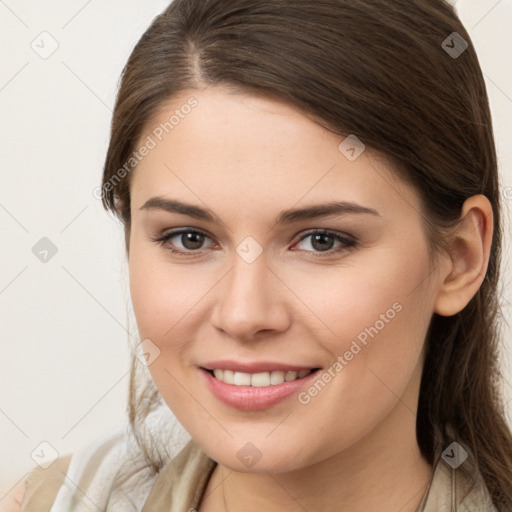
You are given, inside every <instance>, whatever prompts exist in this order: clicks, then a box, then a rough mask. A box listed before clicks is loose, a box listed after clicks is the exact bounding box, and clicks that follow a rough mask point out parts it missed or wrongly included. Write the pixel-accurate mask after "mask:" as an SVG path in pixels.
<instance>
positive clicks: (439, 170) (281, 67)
mask: <svg viewBox="0 0 512 512" xmlns="http://www.w3.org/2000/svg"><path fill="white" fill-rule="evenodd" d="M453 32H457V34H458V35H459V36H461V37H462V38H463V39H464V40H465V41H466V42H467V43H468V47H467V49H466V50H465V51H463V52H462V54H460V55H454V54H450V52H449V51H447V50H448V48H447V47H446V45H445V47H443V41H445V40H446V39H447V38H448V37H449V36H451V35H452V33H453ZM452 37H453V36H452ZM449 41H450V42H451V44H450V46H454V44H455V43H453V41H454V40H453V39H451V40H449ZM457 44H458V43H457ZM208 85H223V86H229V87H233V88H238V89H239V90H242V91H246V92H252V93H258V94H264V95H268V96H273V97H277V98H279V99H281V100H282V101H285V102H287V103H289V104H292V105H294V106H295V107H296V108H297V109H300V110H301V111H303V112H305V113H308V115H311V116H312V117H313V118H314V119H315V120H317V122H318V123H321V124H322V125H323V126H325V127H327V128H328V129H330V130H331V131H333V132H335V133H338V134H340V135H347V134H355V135H356V136H357V137H359V138H360V139H361V140H362V141H363V142H364V143H365V144H366V145H367V146H368V147H372V148H374V149H376V150H377V151H379V152H381V153H382V154H384V155H387V156H389V157H390V158H391V159H393V160H394V161H395V162H397V166H396V172H397V174H399V175H400V177H401V178H402V179H404V180H407V181H408V182H409V183H411V184H412V185H413V186H415V187H416V189H417V190H418V192H419V193H420V195H421V198H422V203H423V212H422V213H423V217H424V221H425V227H426V232H427V233H428V240H429V242H430V243H431V244H432V247H433V248H435V249H436V251H439V250H441V248H443V247H444V248H446V245H445V243H446V238H444V237H443V233H444V231H443V229H444V228H445V227H447V226H451V225H454V224H455V223H456V222H457V220H458V219H459V216H460V213H461V206H462V204H463V202H464V201H465V200H466V199H467V198H469V197H471V196H473V195H476V194H484V195H485V196H486V197H487V198H488V199H489V200H490V202H491V204H492V206H493V213H494V236H493V240H492V247H491V254H490V260H489V265H488V268H487V273H486V275H485V278H484V281H483V283H482V285H481V287H480V289H479V290H478V292H477V293H476V294H475V296H474V297H473V298H472V299H471V301H470V302H469V304H468V305H467V306H466V307H465V308H464V309H463V310H462V311H461V312H459V313H458V314H456V315H454V316H451V317H442V316H439V315H437V314H434V315H433V317H432V320H431V324H430V327H429V331H428V334H427V339H426V356H425V363H424V371H423V375H422V382H421V389H420V396H419V403H418V414H417V429H416V430H417V440H418V444H419V447H420V449H421V452H422V454H423V456H424V457H425V459H426V460H427V461H428V462H429V463H431V464H433V463H434V462H435V461H436V460H438V457H439V454H440V452H441V451H442V450H444V449H445V448H446V447H447V446H449V445H450V444H451V442H452V441H458V442H459V443H460V444H462V445H463V446H465V447H467V448H468V451H469V452H470V455H471V460H473V461H474V462H475V463H476V465H477V467H478V469H479V470H480V472H481V475H482V476H483V479H484V481H485V483H486V485H487V487H488V489H489V492H490V495H491V497H492V500H493V502H494V504H495V506H496V507H497V508H498V509H499V510H512V436H511V432H510V429H509V427H508V425H507V422H506V420H505V416H504V411H503V402H502V398H501V396H500V392H499V378H500V372H499V365H498V360H497V358H498V348H499V347H498V344H499V331H498V315H499V313H500V310H499V301H498V297H497V295H498V290H497V286H498V277H499V267H500V260H501V240H502V233H501V220H500V217H501V214H500V212H501V208H500V193H499V186H498V174H497V157H496V150H495V144H494V138H493V128H492V121H491V115H490V110H489V104H488V97H487V91H486V87H485V82H484V79H483V76H482V71H481V69H480V65H479V62H478V58H477V55H476V52H475V49H474V47H473V45H472V42H471V40H470V37H469V35H468V33H467V32H466V30H465V28H464V26H463V25H462V23H461V22H460V20H459V18H458V16H457V15H456V13H455V11H454V9H453V7H452V6H451V5H449V4H448V3H446V2H445V1H443V0H394V1H393V2H390V1H389V0H316V1H314V2H312V1H310V0H175V1H174V2H173V3H172V4H171V5H170V6H169V7H168V8H167V9H166V10H165V11H164V12H163V13H162V14H161V15H160V16H158V17H157V18H156V19H155V20H154V21H153V23H152V24H151V26H150V27H149V29H148V30H147V31H146V32H145V33H144V35H143V36H142V38H141V39H140V41H139V42H138V44H137V45H136V47H135V49H134V50H133V53H132V54H131V56H130V58H129V60H128V62H127V64H126V67H125V69H124V71H123V75H122V80H121V85H120V90H119V93H118V97H117V102H116V105H115V110H114V116H113V120H112V132H111V141H110V146H109V148H108V153H107V156H106V161H105V167H104V175H103V194H102V200H103V204H104V206H105V208H106V209H107V210H110V211H112V212H113V213H115V214H116V215H118V216H119V218H120V219H121V220H122V221H123V223H124V226H125V234H126V250H127V251H129V243H128V241H129V232H130V215H131V214H130V176H131V174H130V173H129V170H130V169H131V167H130V168H129V169H128V171H125V172H124V173H122V174H123V178H124V179H122V180H118V182H115V183H114V182H113V178H114V177H116V173H117V176H119V171H120V170H121V169H122V168H124V169H126V166H125V164H126V162H128V161H130V158H131V155H132V154H133V152H134V151H135V150H136V144H137V143H138V140H139V138H140V137H141V136H142V133H143V130H144V128H145V126H147V123H148V122H149V121H150V120H151V119H152V117H154V116H155V115H156V114H157V113H158V112H159V110H160V109H162V108H163V107H164V106H165V104H166V103H168V102H169V100H171V99H172V97H173V96H174V95H176V94H177V93H178V92H180V91H182V90H185V89H198V88H201V87H204V86H208ZM132 167H133V165H132ZM137 366H138V365H137V363H136V362H135V357H134V358H133V362H132V374H131V384H130V405H129V419H130V424H131V425H132V428H133V430H134V433H135V434H136V436H137V439H138V442H139V443H140V446H141V448H142V449H143V450H144V452H145V453H146V456H147V459H148V463H149V464H151V465H152V466H153V468H154V470H155V471H158V470H159V469H160V468H161V467H162V464H163V459H162V457H163V456H162V455H161V453H160V451H159V447H158V445H157V443H155V445H154V446H152V447H150V446H148V445H147V444H146V443H145V440H144V436H142V435H141V433H140V432H139V431H138V428H139V427H140V425H141V424H142V422H143V420H144V418H145V417H146V416H147V414H148V412H149V411H151V410H153V409H155V407H157V406H158V405H160V404H161V403H162V401H161V397H160V396H159V393H158V391H157V390H156V388H155V387H154V385H153V384H152V382H148V383H147V384H146V385H145V386H144V389H140V386H139V385H138V383H137V378H136V373H137ZM461 467H464V464H463V466H461Z"/></svg>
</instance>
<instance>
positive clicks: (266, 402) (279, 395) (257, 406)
mask: <svg viewBox="0 0 512 512" xmlns="http://www.w3.org/2000/svg"><path fill="white" fill-rule="evenodd" d="M200 371H201V373H203V375H204V376H205V378H206V382H207V384H208V387H209V388H210V390H211V392H212V393H213V394H214V395H215V396H216V397H217V398H218V399H219V400H220V401H222V402H224V403H225V404H226V405H229V406H231V407H235V408H237V409H241V410H243V411H260V410H262V409H268V408H269V407H271V406H273V405H275V404H277V403H279V402H281V401H282V400H284V399H285V398H288V397H289V396H290V395H293V394H294V393H298V392H299V391H300V389H301V388H303V387H304V386H306V385H308V384H309V383H310V382H311V381H312V380H313V379H315V378H316V377H317V373H318V371H319V370H317V371H315V372H311V373H310V374H309V375H306V377H303V378H302V379H296V380H292V381H289V382H283V383H282V384H275V385H271V386H261V387H255V386H236V385H235V384H226V383H225V382H223V381H221V380H218V379H216V378H215V377H214V376H213V375H212V374H211V373H209V372H208V371H206V370H204V369H203V368H200Z"/></svg>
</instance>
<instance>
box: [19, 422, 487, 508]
mask: <svg viewBox="0 0 512 512" xmlns="http://www.w3.org/2000/svg"><path fill="white" fill-rule="evenodd" d="M128 438H129V434H128V433H126V432H118V433H117V434H115V435H113V436H110V437H109V438H108V439H106V440H102V441H100V442H98V443H94V444H91V445H88V446H86V447H85V448H83V449H82V450H80V451H78V452H76V453H75V454H67V455H64V456H61V457H59V458H58V459H57V460H56V461H55V462H54V463H53V464H52V465H51V466H50V467H48V468H47V469H42V468H39V467H37V468H35V469H33V470H32V471H31V473H30V474H29V476H28V477H27V479H26V494H25V498H24V500H23V504H22V512H92V511H94V512H98V511H105V512H135V511H136V512H188V511H191V510H198V508H199V503H200V501H201V497H202V494H203V492H204V490H205V488H206V486H207V483H208V480H209V478H210V477H211V474H212V472H213V470H214V469H215V466H216V464H217V463H216V462H215V461H214V460H212V459H211V458H210V457H209V456H208V455H206V453H204V452H203V450H202V449H201V448H200V446H199V445H198V444H197V443H196V442H195V441H194V440H193V439H191V440H190V441H189V442H188V443H187V444H186V445H185V446H184V447H183V448H182V449H181V451H179V453H178V454H177V455H175V456H174V457H172V459H171V460H170V461H169V462H168V463H167V464H165V466H164V467H163V468H162V469H161V470H160V472H159V473H158V474H154V473H152V472H151V470H150V469H149V468H148V467H146V465H145V463H144V459H143V457H142V456H141V454H140V453H139V454H138V455H135V456H134V455H133V451H132V450H129V449H128V446H129V445H131V446H132V449H133V440H130V439H128ZM128 469H130V470H133V471H134V475H133V476H132V477H131V478H128V479H126V481H125V482H124V483H123V485H121V486H119V488H117V486H116V489H112V484H113V482H114V479H115V478H116V477H119V476H120V474H121V473H122V471H126V470H128ZM462 475H463V474H462V473H461V472H460V470H454V469H452V468H451V467H449V466H448V464H446V463H445V462H444V461H443V460H442V459H440V462H438V463H437V464H436V465H435V468H434V472H433V476H432V480H431V482H430V485H429V487H428V489H427V491H426V492H425V494H424V496H423V500H422V502H421V504H420V505H419V507H418V509H417V511H416V512H466V511H471V512H475V511H478V512H487V511H489V512H497V509H496V508H495V507H494V506H493V505H492V503H491V500H490V497H489V494H488V492H487V489H486V487H485V485H484V482H483V480H481V477H480V475H478V482H477V485H476V486H475V488H474V489H473V490H472V491H471V493H470V494H469V495H468V496H466V497H465V499H464V501H463V502H462V503H461V504H459V505H458V507H456V506H455V503H456V501H457V500H458V499H459V498H460V496H459V495H461V493H462V491H463V488H464V485H463V484H467V481H465V480H464V477H463V476H462Z"/></svg>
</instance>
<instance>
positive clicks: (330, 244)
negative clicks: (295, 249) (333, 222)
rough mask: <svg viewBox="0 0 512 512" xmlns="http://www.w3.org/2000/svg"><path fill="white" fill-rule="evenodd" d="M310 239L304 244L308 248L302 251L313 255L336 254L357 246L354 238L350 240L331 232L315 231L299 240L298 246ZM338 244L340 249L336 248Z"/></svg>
mask: <svg viewBox="0 0 512 512" xmlns="http://www.w3.org/2000/svg"><path fill="white" fill-rule="evenodd" d="M308 239H309V242H308V243H305V244H304V245H305V246H306V247H305V248H304V247H303V248H302V249H301V250H305V251H307V252H313V253H328V254H332V253H335V252H339V251H342V250H344V249H348V248H349V247H354V246H355V245H356V241H355V240H353V239H352V238H348V237H346V236H343V235H341V234H339V233H334V232H330V231H313V232H310V233H306V234H305V235H304V236H303V237H302V238H301V239H300V240H299V242H298V244H300V243H302V242H304V241H305V240H308ZM336 243H338V244H339V245H338V247H335V244H336ZM298 244H296V245H298ZM309 248H312V251H311V250H309Z"/></svg>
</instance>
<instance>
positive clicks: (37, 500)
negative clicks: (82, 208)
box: [17, 0, 512, 512]
mask: <svg viewBox="0 0 512 512" xmlns="http://www.w3.org/2000/svg"><path fill="white" fill-rule="evenodd" d="M499 194H500V191H499V188H498V176H497V164H496V152H495V146H494V140H493V132H492V121H491V117H490V112H489V106H488V99H487V94H486V90H485V84H484V80H483V77H482V72H481V69H480V67H479V63H478V59H477V56H476V53H475V50H474V48H473V46H472V44H471V41H470V38H469V36H468V34H467V32H466V30H465V29H464V27H463V26H462V24H461V22H460V20H459V19H458V18H457V16H456V14H455V12H454V10H453V8H452V7H451V6H450V5H449V4H447V3H445V2H444V1H443V0H428V1H427V0H415V1H413V2H411V1H410V0H396V1H394V2H388V1H384V0H364V1H358V2H354V1H350V2H349V1H345V0H320V1H315V2H311V1H305V0H294V1H290V0H274V1H263V0H262V1H255V0H233V1H226V0H208V1H204V0H203V1H200V0H175V1H174V2H173V3H172V4H171V5H170V6H169V7H168V8H167V9H166V11H165V12H164V13H162V15H160V16H159V17H158V18H157V19H156V20H155V21H154V22H153V24H152V25H151V27H150V28H149V29H148V30H147V32H146V33H145V34H144V36H143V37H142V38H141V40H140V41H139V43H138V45H137V46H136V48H135V49H134V51H133V53H132V55H131V57H130V59H129V61H128V63H127V66H126V68H125V70H124V72H123V76H122V83H121V87H120V91H119V95H118V99H117V103H116V107H115V112H114V117H113V122H112V134H111V141H110V146H109V149H108V154H107V158H106V163H105V168H104V176H103V184H102V190H101V195H102V198H103V203H104V205H105V207H106V208H107V209H108V210H110V211H112V212H114V213H115V214H116V215H118V216H119V218H120V219H121V220H122V222H123V224H124V229H125V235H126V238H125V239H126V250H127V257H128V262H129V277H130V291H131V297H132V303H133V309H134V313H135V317H136V321H137V326H138V331H139V335H140V341H141V343H140V347H138V348H137V352H135V353H134V357H133V365H132V381H131V390H130V411H129V415H130V422H131V425H132V427H133V432H131V433H129V435H128V434H126V435H120V436H117V437H115V438H113V439H111V440H109V441H108V442H104V443H103V442H102V443H100V444H99V446H98V447H97V449H94V450H89V449H87V450H82V451H81V452H79V453H78V454H76V455H73V456H71V455H69V456H66V457H61V458H60V459H58V461H57V462H56V463H54V464H53V465H52V466H50V468H49V469H47V470H40V469H38V470H34V471H33V472H32V474H31V475H30V477H29V478H28V480H27V482H26V492H25V494H24V497H23V505H22V506H21V508H18V509H17V510H24V511H25V510H39V511H42V510H50V508H51V510H52V512H56V511H59V510H74V511H75V510H89V509H91V510H92V509H94V510H97V509H100V510H109V511H110V510H143V511H145V512H148V511H152V512H155V511H163V510H165V511H171V510H172V511H181V510H183V511H185V510H190V511H192V510H198V511H200V512H212V511H215V512H219V511H229V512H236V511H240V510H244V511H252V510H286V511H295V510H311V511H313V510H321V511H324V510H325V511H331V510H346V511H368V510H379V511H381V512H382V511H397V510H400V511H403V512H409V511H410V512H419V511H423V512H433V511H439V510H492V511H495V510H499V511H510V510H512V485H511V484H512V476H511V475H512V472H511V470H512V440H511V433H510V429H509V427H508V425H507V423H506V420H505V419H504V415H503V410H502V401H501V397H500V395H499V392H498V387H499V386H498V384H499V383H498V381H497V379H496V376H497V374H498V366H497V361H496V359H497V348H498V343H499V340H498V336H497V325H496V322H497V320H498V297H497V283H498V277H499V264H500V250H501V223H500V199H499ZM141 354H143V355H144V357H142V356H141ZM141 361H142V364H141ZM146 368H147V370H148V371H149V374H148V375H150V377H151V379H149V380H148V381H147V384H146V385H145V386H142V389H141V385H140V380H139V377H138V372H139V370H141V369H142V370H144V371H145V370H146ZM159 408H160V409H162V408H164V409H166V410H169V411H172V413H174V414H175V415H176V417H177V419H178V420H179V422H180V424H181V425H182V426H183V427H184V428H185V429H186V431H187V432H188V433H189V434H190V436H191V437H192V439H191V440H190V442H189V443H188V444H187V445H186V446H185V447H184V448H183V450H182V451H181V452H180V453H179V454H178V455H176V456H174V457H170V456H169V454H168V453H167V451H166V450H167V442H166V441H165V439H164V438H165V434H166V432H167V430H168V429H167V426H166V425H165V424H162V423H159V424H158V428H157V429H156V434H154V435H153V434H151V433H150V431H151V429H150V428H148V423H147V421H148V419H149V418H150V416H151V414H150V413H153V412H154V411H155V410H158V409H159ZM152 432H155V429H153V430H152ZM159 436H160V437H159ZM159 439H160V441H159ZM134 440H135V445H136V447H137V448H138V451H137V450H135V455H133V452H131V451H123V450H124V448H125V447H126V446H128V445H129V443H130V442H131V443H132V444H133V441H134ZM116 450H117V452H116ZM112 454H114V455H112ZM119 454H122V456H121V455H119ZM127 454H129V455H127ZM107 459H108V464H107V462H105V461H107ZM52 468H53V469H52ZM105 468H107V469H108V471H106V470H105ZM100 474H101V477H100V476H98V475H100ZM65 475H67V476H68V477H69V480H71V481H72V484H70V483H69V482H68V479H67V478H66V477H65ZM91 482H92V483H91ZM20 501H21V500H20ZM91 503H92V505H91ZM88 507H89V508H88ZM94 507H95V508H94Z"/></svg>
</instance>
